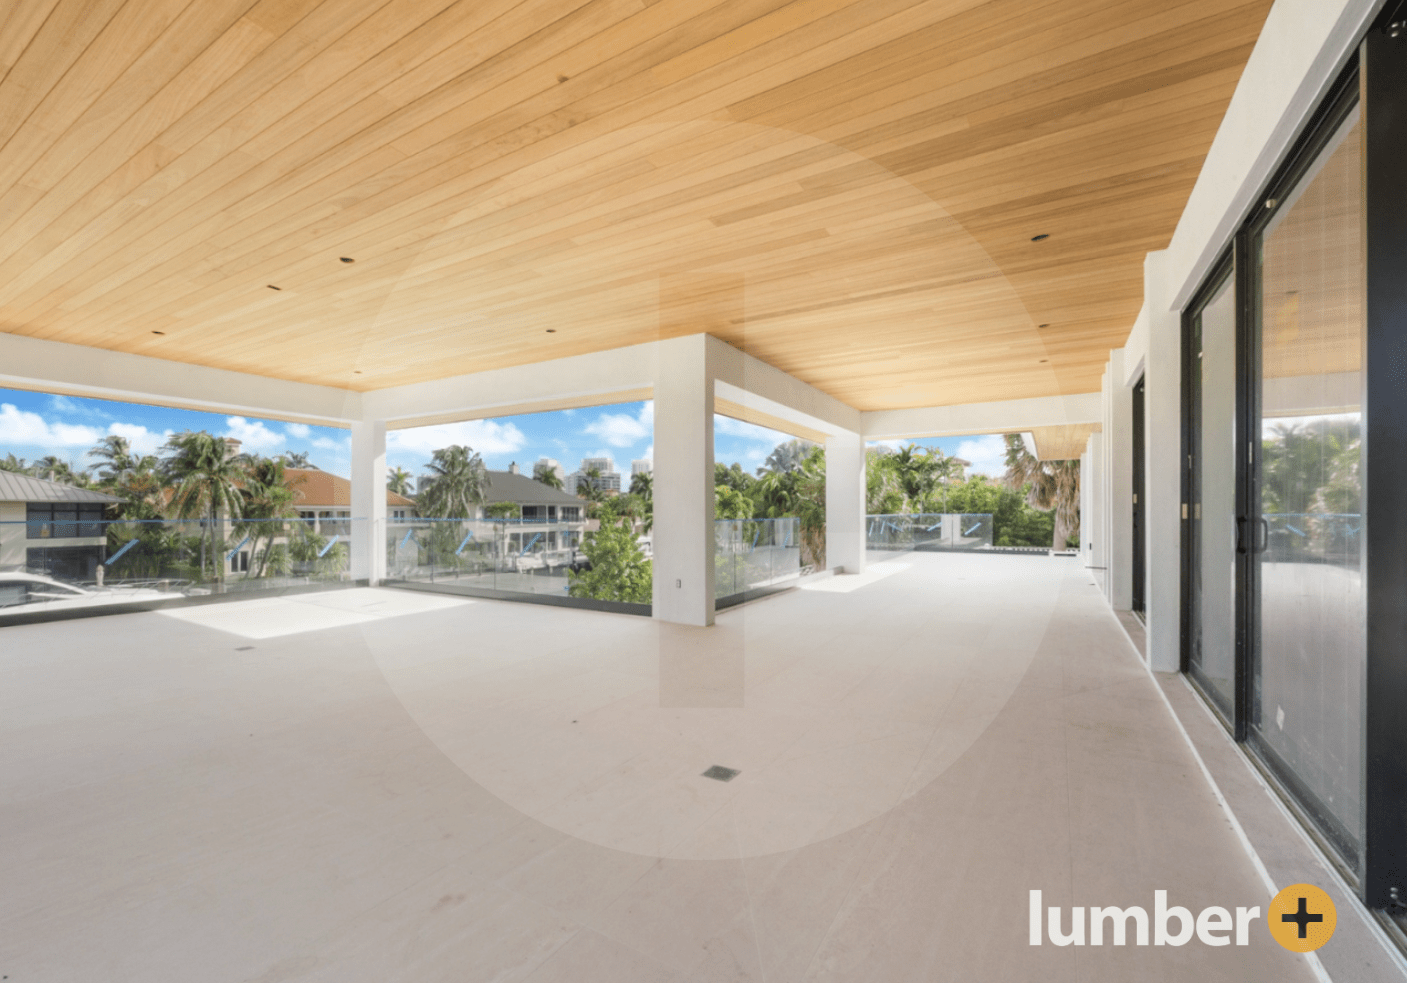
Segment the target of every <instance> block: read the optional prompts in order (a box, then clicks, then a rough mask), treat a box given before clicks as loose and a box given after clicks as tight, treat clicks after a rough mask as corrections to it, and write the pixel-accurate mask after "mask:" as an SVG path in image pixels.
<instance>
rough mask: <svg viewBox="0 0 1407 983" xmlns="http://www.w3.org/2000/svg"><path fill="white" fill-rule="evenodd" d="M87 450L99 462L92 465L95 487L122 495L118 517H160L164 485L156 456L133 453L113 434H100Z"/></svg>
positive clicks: (124, 442) (120, 438) (125, 441)
mask: <svg viewBox="0 0 1407 983" xmlns="http://www.w3.org/2000/svg"><path fill="white" fill-rule="evenodd" d="M88 454H89V456H91V457H95V458H97V459H98V461H99V462H100V463H99V464H98V465H97V469H96V470H97V478H98V487H100V488H102V489H103V490H105V491H108V492H111V493H112V494H114V495H116V496H117V497H118V498H120V499H122V504H121V505H119V506H118V507H117V512H118V517H119V518H123V519H136V520H151V519H159V518H161V512H162V509H163V507H164V506H165V504H166V503H165V500H164V494H163V492H164V490H165V487H166V485H165V482H164V481H163V480H162V476H161V473H160V462H159V461H158V460H157V459H156V457H154V456H152V455H150V454H134V453H133V452H132V445H131V444H130V443H129V442H128V441H127V439H126V438H125V437H120V436H118V435H116V434H109V435H108V436H106V437H104V438H103V439H102V440H100V441H99V442H98V443H97V445H96V446H95V447H93V448H92V450H90V451H88Z"/></svg>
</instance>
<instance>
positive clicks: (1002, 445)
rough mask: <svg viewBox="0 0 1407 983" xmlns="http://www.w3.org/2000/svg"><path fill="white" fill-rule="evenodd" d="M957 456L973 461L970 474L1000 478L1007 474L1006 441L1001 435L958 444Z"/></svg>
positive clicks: (971, 438) (968, 471)
mask: <svg viewBox="0 0 1407 983" xmlns="http://www.w3.org/2000/svg"><path fill="white" fill-rule="evenodd" d="M956 453H957V456H958V457H960V458H962V459H963V460H964V461H971V462H972V466H971V467H970V468H968V469H967V473H968V474H985V475H988V476H990V477H993V478H999V477H1001V476H1002V475H1003V474H1005V473H1006V439H1005V438H1004V437H1003V436H1002V435H1001V434H988V435H987V436H985V437H969V438H968V439H967V440H964V441H963V442H962V443H960V444H958V449H957V452H956Z"/></svg>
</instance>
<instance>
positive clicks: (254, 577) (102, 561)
mask: <svg viewBox="0 0 1407 983" xmlns="http://www.w3.org/2000/svg"><path fill="white" fill-rule="evenodd" d="M367 527H368V523H366V522H365V521H364V520H359V519H338V520H337V521H336V522H335V523H328V522H327V521H326V520H324V521H322V522H318V521H317V520H302V519H296V518H277V519H267V518H250V519H214V520H211V519H152V520H127V519H104V520H93V519H89V518H85V519H83V520H82V521H79V522H67V521H52V522H47V523H37V522H33V521H22V522H21V521H15V522H0V623H3V621H4V620H6V619H7V618H9V619H10V620H13V619H14V618H15V617H17V616H21V615H23V616H27V615H29V614H33V613H41V612H52V613H60V612H69V613H78V614H81V613H83V611H84V610H87V609H92V610H93V612H94V613H107V612H108V611H110V610H112V609H113V608H114V607H123V606H139V607H155V606H163V605H167V604H171V603H179V602H180V601H181V600H182V599H189V598H210V597H211V596H212V595H244V594H249V593H257V592H261V591H286V590H289V589H291V588H306V587H309V586H317V585H325V586H335V585H342V584H348V583H350V582H351V580H352V575H351V552H352V543H353V540H354V538H355V537H358V536H361V535H365V534H366V530H367Z"/></svg>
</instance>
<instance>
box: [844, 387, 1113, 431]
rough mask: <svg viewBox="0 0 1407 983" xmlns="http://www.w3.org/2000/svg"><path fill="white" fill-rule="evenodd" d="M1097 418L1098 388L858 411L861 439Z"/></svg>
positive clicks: (1099, 415)
mask: <svg viewBox="0 0 1407 983" xmlns="http://www.w3.org/2000/svg"><path fill="white" fill-rule="evenodd" d="M1101 418H1102V413H1101V407H1100V400H1099V393H1080V394H1079V395H1076V396H1041V397H1037V398H1034V399H1010V400H1004V401H1001V402H993V403H964V404H961V405H958V406H925V407H921V408H917V409H908V410H877V411H874V412H870V413H862V414H861V427H862V428H863V429H862V431H861V432H862V433H864V435H865V439H866V440H902V439H905V438H915V437H965V436H968V435H969V434H981V433H1019V432H1021V431H1023V430H1029V429H1030V428H1031V427H1058V426H1065V425H1067V424H1071V423H1099V422H1100V420H1101Z"/></svg>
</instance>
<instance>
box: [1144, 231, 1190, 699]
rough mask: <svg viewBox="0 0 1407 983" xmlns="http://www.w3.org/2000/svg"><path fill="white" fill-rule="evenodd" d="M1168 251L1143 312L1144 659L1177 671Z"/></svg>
mask: <svg viewBox="0 0 1407 983" xmlns="http://www.w3.org/2000/svg"><path fill="white" fill-rule="evenodd" d="M1167 256H1168V254H1167V253H1166V252H1156V253H1149V254H1148V259H1147V261H1146V262H1145V264H1144V287H1143V291H1144V297H1145V298H1146V299H1147V303H1148V311H1149V315H1150V317H1149V324H1148V364H1147V368H1146V371H1145V379H1146V387H1145V412H1146V413H1147V414H1148V427H1147V430H1146V439H1145V441H1144V444H1145V453H1146V460H1147V470H1146V472H1145V475H1146V479H1145V483H1146V485H1147V494H1148V508H1147V509H1146V510H1145V512H1144V515H1145V516H1146V521H1147V525H1148V579H1147V582H1146V587H1145V593H1146V595H1147V596H1146V599H1145V600H1146V604H1147V608H1148V661H1149V664H1150V665H1151V666H1152V667H1153V668H1154V669H1155V670H1158V671H1159V672H1176V671H1177V669H1178V668H1179V665H1180V663H1181V644H1182V614H1181V612H1182V566H1181V557H1182V521H1183V520H1182V467H1181V465H1182V360H1181V352H1182V330H1181V318H1180V317H1179V316H1178V312H1176V311H1172V310H1169V309H1168V308H1169V305H1170V304H1171V302H1172V292H1171V289H1170V284H1169V283H1168V282H1167V281H1168V275H1167V270H1166V268H1167Z"/></svg>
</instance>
